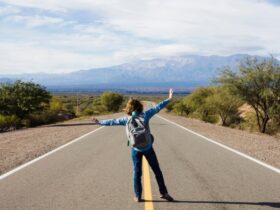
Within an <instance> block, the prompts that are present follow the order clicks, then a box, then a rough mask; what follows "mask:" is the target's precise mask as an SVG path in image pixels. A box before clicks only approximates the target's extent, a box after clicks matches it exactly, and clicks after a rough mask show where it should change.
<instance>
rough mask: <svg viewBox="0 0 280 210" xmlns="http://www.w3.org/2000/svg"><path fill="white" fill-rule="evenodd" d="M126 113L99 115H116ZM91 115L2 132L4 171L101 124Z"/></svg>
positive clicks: (0, 160)
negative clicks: (91, 117) (97, 123)
mask: <svg viewBox="0 0 280 210" xmlns="http://www.w3.org/2000/svg"><path fill="white" fill-rule="evenodd" d="M124 115H125V114H124V113H117V114H111V115H103V116H98V117H97V118H98V119H107V118H116V117H120V116H124ZM98 127H99V126H98V125H93V124H92V123H91V120H90V119H89V118H87V119H74V120H70V121H66V122H63V123H56V124H51V125H44V126H39V127H36V128H27V129H20V130H16V131H11V132H6V133H0V174H3V173H5V172H7V171H9V170H11V169H13V168H15V167H16V166H19V165H22V164H23V163H26V162H28V161H30V160H32V159H34V158H36V157H38V156H41V155H43V154H45V153H47V152H49V151H51V150H53V149H55V148H57V147H59V146H61V145H63V144H65V143H67V142H69V141H71V140H73V139H75V138H78V137H79V136H82V135H83V134H86V133H88V132H90V131H92V130H95V129H96V128H98Z"/></svg>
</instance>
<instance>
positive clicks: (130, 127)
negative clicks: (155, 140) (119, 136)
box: [126, 116, 152, 149]
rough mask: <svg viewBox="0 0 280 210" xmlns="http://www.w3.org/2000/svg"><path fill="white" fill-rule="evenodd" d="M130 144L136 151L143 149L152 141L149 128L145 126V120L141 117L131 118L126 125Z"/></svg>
mask: <svg viewBox="0 0 280 210" xmlns="http://www.w3.org/2000/svg"><path fill="white" fill-rule="evenodd" d="M126 134H127V138H128V144H130V145H131V146H132V147H134V148H136V149H143V148H145V147H146V146H147V145H149V144H150V143H151V141H152V139H151V133H150V129H149V127H148V126H146V125H145V122H144V118H143V117H140V116H133V117H131V118H130V119H129V120H128V122H127V125H126Z"/></svg>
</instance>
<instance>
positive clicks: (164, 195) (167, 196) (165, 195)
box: [160, 193, 174, 201]
mask: <svg viewBox="0 0 280 210" xmlns="http://www.w3.org/2000/svg"><path fill="white" fill-rule="evenodd" d="M160 198H162V199H165V200H167V201H174V199H173V198H172V197H171V196H170V195H169V194H168V193H165V194H162V195H160Z"/></svg>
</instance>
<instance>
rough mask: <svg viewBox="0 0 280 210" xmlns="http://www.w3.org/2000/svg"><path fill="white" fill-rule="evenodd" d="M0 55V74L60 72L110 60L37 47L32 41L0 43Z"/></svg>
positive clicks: (103, 57)
mask: <svg viewBox="0 0 280 210" xmlns="http://www.w3.org/2000/svg"><path fill="white" fill-rule="evenodd" d="M11 49H12V50H11ZM0 55H1V69H0V74H14V73H26V72H30V73H31V72H49V73H50V72H52V73H61V72H66V71H68V72H69V71H74V70H79V69H89V68H93V67H100V66H102V65H103V64H104V62H107V63H108V62H110V61H109V59H108V57H106V56H100V55H93V54H92V55H83V54H79V53H74V52H67V51H63V50H58V49H49V48H43V47H37V46H34V45H33V44H32V43H25V44H18V43H0Z"/></svg>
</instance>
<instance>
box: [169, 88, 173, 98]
mask: <svg viewBox="0 0 280 210" xmlns="http://www.w3.org/2000/svg"><path fill="white" fill-rule="evenodd" d="M172 97H173V89H172V88H170V89H169V97H168V99H172Z"/></svg>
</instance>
